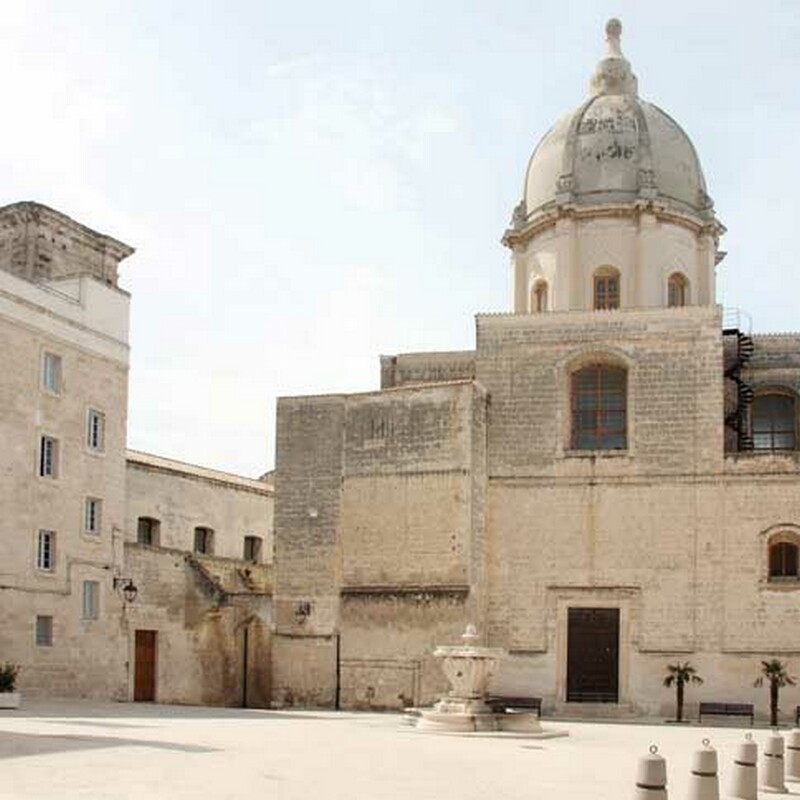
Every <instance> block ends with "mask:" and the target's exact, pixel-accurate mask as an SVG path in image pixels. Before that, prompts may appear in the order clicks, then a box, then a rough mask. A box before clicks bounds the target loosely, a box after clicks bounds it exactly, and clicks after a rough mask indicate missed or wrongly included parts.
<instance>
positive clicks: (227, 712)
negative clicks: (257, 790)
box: [0, 699, 352, 727]
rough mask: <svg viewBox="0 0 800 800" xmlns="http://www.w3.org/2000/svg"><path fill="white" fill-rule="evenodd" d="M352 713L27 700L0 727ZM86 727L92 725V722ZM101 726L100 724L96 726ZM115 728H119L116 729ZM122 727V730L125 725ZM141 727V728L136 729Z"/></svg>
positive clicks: (329, 716)
mask: <svg viewBox="0 0 800 800" xmlns="http://www.w3.org/2000/svg"><path fill="white" fill-rule="evenodd" d="M351 715H352V714H351V712H336V711H328V712H323V713H322V714H320V713H314V712H313V711H305V710H303V709H296V710H295V709H285V710H270V709H263V708H227V707H218V706H177V705H165V704H159V703H96V702H92V701H89V700H87V701H80V700H38V699H36V700H25V701H24V703H23V705H22V707H21V708H19V709H15V710H13V711H7V712H6V711H3V712H0V723H2V722H3V721H4V720H6V719H54V720H65V721H66V720H78V719H82V720H100V719H129V720H135V719H143V720H147V719H152V720H159V719H164V718H169V719H189V720H191V719H232V720H254V721H255V720H258V719H291V718H292V717H302V718H303V719H315V720H330V721H335V720H336V719H337V718H340V717H341V718H344V717H349V716H351ZM85 724H91V723H89V722H87V723H85ZM96 724H98V725H99V724H100V723H96ZM115 727H117V726H116V725H115ZM119 727H122V726H121V725H120V726H119ZM132 727H137V726H132Z"/></svg>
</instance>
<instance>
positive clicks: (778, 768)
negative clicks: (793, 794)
mask: <svg viewBox="0 0 800 800" xmlns="http://www.w3.org/2000/svg"><path fill="white" fill-rule="evenodd" d="M761 788H762V789H763V790H764V791H765V792H780V793H782V794H783V793H786V792H787V791H789V790H788V789H787V788H786V783H785V779H784V768H783V736H781V735H780V734H779V733H778V732H777V731H776V732H775V733H773V734H772V735H771V736H768V737H767V743H766V745H765V746H764V755H763V757H762V759H761Z"/></svg>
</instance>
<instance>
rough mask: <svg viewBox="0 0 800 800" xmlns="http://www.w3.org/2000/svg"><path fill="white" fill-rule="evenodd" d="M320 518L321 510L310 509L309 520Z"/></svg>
mask: <svg viewBox="0 0 800 800" xmlns="http://www.w3.org/2000/svg"><path fill="white" fill-rule="evenodd" d="M318 516H319V509H318V508H314V507H313V506H312V507H311V508H309V509H308V518H309V519H316V518H317V517H318Z"/></svg>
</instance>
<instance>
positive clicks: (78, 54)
mask: <svg viewBox="0 0 800 800" xmlns="http://www.w3.org/2000/svg"><path fill="white" fill-rule="evenodd" d="M610 16H619V17H620V18H621V19H622V22H623V26H624V31H623V37H622V46H623V51H624V52H625V54H626V56H627V57H628V59H629V60H630V61H631V63H632V65H633V69H634V72H635V73H636V74H637V76H638V78H639V90H640V94H641V95H642V97H644V98H645V99H647V100H649V101H652V102H654V103H656V104H657V105H659V106H660V107H661V108H663V109H664V110H665V111H666V112H667V113H669V114H670V115H672V116H673V117H674V118H675V119H677V120H678V122H679V123H680V124H681V125H682V126H683V127H684V129H685V130H686V131H687V133H688V134H689V136H690V137H691V138H692V140H693V142H694V144H695V146H696V148H697V150H698V152H699V154H700V160H701V163H702V165H703V168H704V171H705V175H706V180H707V182H708V186H709V192H710V194H711V196H712V197H713V198H714V200H715V203H716V207H717V213H718V215H719V218H720V219H721V220H722V222H723V223H724V224H725V225H726V226H727V227H728V234H727V235H726V236H725V237H724V239H723V242H722V247H723V249H725V250H727V251H728V252H729V255H728V257H727V259H726V260H725V261H724V262H723V264H722V265H721V267H720V269H719V273H718V296H719V300H720V302H721V303H723V304H724V305H725V306H730V307H734V306H738V307H741V308H743V309H744V310H745V311H747V312H748V313H749V314H750V315H751V317H752V319H753V329H754V330H755V331H757V332H767V331H790V330H793V329H798V328H800V307H798V300H797V298H798V295H799V294H800V277H799V276H798V271H800V268H799V267H798V265H797V264H796V261H797V251H798V248H797V245H796V242H795V234H796V232H797V230H798V228H799V227H800V193H798V188H797V187H798V186H799V185H800V158H799V157H798V148H800V101H799V100H798V98H799V97H800V92H799V91H798V83H799V82H800V46H798V42H800V5H798V3H797V2H796V0H785V2H781V1H780V0H765V2H761V3H759V4H758V5H757V6H755V5H753V4H751V3H747V4H745V3H731V2H729V1H727V2H698V1H697V0H694V2H691V3H689V2H683V1H682V0H673V2H670V3H653V2H642V1H641V0H638V2H634V1H633V0H629V1H625V0H620V1H619V2H614V3H604V2H599V0H585V1H584V2H569V1H568V0H567V1H566V2H561V3H542V2H535V0H526V2H523V1H522V0H508V1H507V2H498V1H497V0H495V2H484V1H483V0H481V1H478V0H474V1H472V2H470V0H458V2H456V0H441V1H439V0H426V1H424V2H423V0H396V1H393V0H370V1H369V2H367V0H361V1H360V2H354V1H348V0H341V1H340V2H331V0H325V1H323V0H307V1H306V2H302V3H300V2H296V3H288V2H285V0H283V1H282V2H272V0H254V1H252V2H251V1H250V0H230V2H227V3H211V2H207V1H206V0H191V2H190V1H189V0H186V1H183V0H182V1H181V2H170V0H135V1H134V0H104V1H103V2H99V1H98V2H93V1H91V0H73V2H70V3H66V2H63V0H26V2H24V3H13V4H7V5H6V6H5V7H4V12H3V23H4V26H3V27H4V36H3V45H2V47H0V68H2V74H3V75H4V96H5V112H4V114H3V126H2V130H1V131H0V137H1V138H0V140H1V141H2V145H3V146H2V148H0V174H2V193H1V194H0V202H2V203H11V202H14V201H17V200H36V201H39V202H42V203H45V204H47V205H50V206H53V207H54V208H56V209H58V210H59V211H63V212H64V213H66V214H69V215H70V216H72V217H74V218H75V219H77V220H78V221H80V222H82V223H84V224H86V225H89V226H90V227H92V228H95V229H97V230H100V231H103V232H104V233H108V234H110V235H112V236H114V237H116V238H118V239H121V240H122V241H124V242H127V243H128V244H131V245H133V246H134V247H136V250H137V252H136V254H135V255H134V256H132V257H131V258H129V259H128V260H127V261H125V262H123V265H122V269H121V273H122V276H123V277H122V280H121V285H122V286H123V287H124V288H125V289H127V290H128V291H130V292H131V293H132V320H131V343H132V353H131V358H132V362H131V373H130V408H129V428H128V430H129V445H130V446H131V447H134V448H137V449H142V450H146V451H150V452H154V453H158V454H161V455H166V456H170V457H173V458H178V459H182V460H185V461H190V462H194V463H199V464H203V465H207V466H211V467H216V468H218V469H226V470H230V471H233V472H239V473H241V474H245V475H251V476H255V475H258V474H260V473H261V472H263V471H265V470H266V469H268V468H270V467H271V466H272V465H273V463H274V442H275V435H274V433H275V431H274V427H275V401H276V398H277V397H279V396H281V395H296V394H317V393H332V392H350V391H362V390H370V389H374V388H376V387H377V386H378V383H379V370H378V355H379V354H380V353H387V354H390V353H398V352H410V351H420V350H451V349H471V348H472V347H473V346H474V314H475V313H477V312H483V311H506V310H509V309H510V297H511V292H510V287H511V272H510V261H509V257H508V253H507V251H506V250H505V249H504V248H503V247H502V246H501V245H500V244H499V239H500V237H501V235H502V232H503V230H504V229H505V227H506V223H507V222H508V219H509V217H510V214H511V210H512V208H513V207H514V205H515V204H516V203H517V201H518V200H519V197H520V195H521V191H522V179H523V175H524V171H525V167H526V165H527V161H528V158H529V157H530V154H531V151H532V150H533V148H534V146H535V144H536V142H537V141H538V140H539V138H540V137H541V136H542V134H544V133H545V132H546V130H547V129H548V128H549V127H550V125H551V124H552V123H553V122H554V121H555V120H556V119H557V117H559V116H560V115H562V114H563V113H565V112H567V111H569V110H570V109H572V108H574V107H575V106H577V105H578V104H579V103H581V102H582V101H583V99H584V97H585V96H586V92H587V86H588V80H589V76H590V74H591V72H592V70H593V68H594V65H595V64H596V62H597V60H598V59H599V58H600V57H601V55H602V53H603V38H604V37H603V27H604V23H605V21H606V19H607V18H608V17H610Z"/></svg>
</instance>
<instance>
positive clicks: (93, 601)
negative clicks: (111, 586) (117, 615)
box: [83, 581, 100, 619]
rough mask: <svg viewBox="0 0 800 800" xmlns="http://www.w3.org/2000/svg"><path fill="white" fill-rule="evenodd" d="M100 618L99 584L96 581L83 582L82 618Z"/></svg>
mask: <svg viewBox="0 0 800 800" xmlns="http://www.w3.org/2000/svg"><path fill="white" fill-rule="evenodd" d="M99 616H100V584H99V583H98V582H97V581H84V582H83V618H84V619H97V618H98V617H99Z"/></svg>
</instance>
